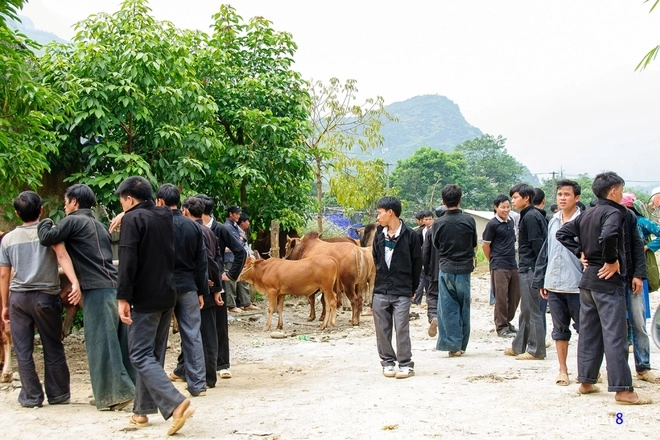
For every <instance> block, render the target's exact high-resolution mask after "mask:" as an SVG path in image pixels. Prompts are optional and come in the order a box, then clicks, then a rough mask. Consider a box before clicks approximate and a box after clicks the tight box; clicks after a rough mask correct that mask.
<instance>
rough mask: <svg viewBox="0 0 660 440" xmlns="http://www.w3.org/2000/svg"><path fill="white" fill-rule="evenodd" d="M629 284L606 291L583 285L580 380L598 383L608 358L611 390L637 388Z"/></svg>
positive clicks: (608, 378) (579, 344)
mask: <svg viewBox="0 0 660 440" xmlns="http://www.w3.org/2000/svg"><path fill="white" fill-rule="evenodd" d="M626 333H627V331H626V294H625V288H623V287H621V288H617V289H616V290H615V291H614V292H611V293H604V292H597V291H595V290H588V289H582V288H580V338H579V339H578V356H577V359H578V382H580V383H589V384H595V383H596V380H597V378H598V371H599V370H600V366H601V364H602V363H603V353H605V360H606V361H607V382H608V387H607V390H608V391H610V392H617V391H633V386H632V376H631V375H630V367H629V366H628V341H627V338H626Z"/></svg>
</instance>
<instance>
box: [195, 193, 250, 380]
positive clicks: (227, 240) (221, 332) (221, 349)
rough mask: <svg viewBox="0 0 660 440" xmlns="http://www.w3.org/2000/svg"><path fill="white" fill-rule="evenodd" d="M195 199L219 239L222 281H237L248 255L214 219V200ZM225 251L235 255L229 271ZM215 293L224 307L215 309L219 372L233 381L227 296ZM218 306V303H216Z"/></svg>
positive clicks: (205, 219) (204, 218) (219, 263)
mask: <svg viewBox="0 0 660 440" xmlns="http://www.w3.org/2000/svg"><path fill="white" fill-rule="evenodd" d="M195 197H198V198H200V199H201V200H202V201H203V202H204V214H203V215H202V223H203V224H204V225H205V226H206V227H207V228H210V229H211V231H213V233H214V234H215V236H216V237H217V239H218V254H217V255H218V259H217V262H218V266H219V267H220V273H222V280H223V281H227V280H232V281H236V279H238V275H239V274H240V273H241V270H243V265H244V264H245V258H246V256H247V253H246V252H245V249H243V246H242V245H241V243H239V241H238V240H236V238H234V236H233V235H232V234H231V232H229V231H228V230H227V228H226V227H225V226H224V225H223V224H221V223H218V222H217V221H216V220H215V219H214V218H213V205H214V203H213V199H212V198H210V197H209V196H206V195H204V194H197V195H196V196H195ZM225 249H229V250H230V251H231V252H232V253H233V254H234V264H233V265H232V267H231V269H229V270H228V271H225V270H224V256H225ZM211 291H212V292H214V293H217V292H221V295H222V302H223V303H222V305H219V306H217V307H216V308H215V313H216V323H215V324H216V329H217V332H218V365H217V371H218V375H219V376H220V379H231V371H229V366H230V363H229V326H228V322H227V319H228V317H227V294H226V292H225V291H224V290H223V288H222V286H221V285H220V286H214V287H212V288H211ZM216 304H217V302H216Z"/></svg>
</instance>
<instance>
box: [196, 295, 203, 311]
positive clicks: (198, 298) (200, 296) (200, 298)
mask: <svg viewBox="0 0 660 440" xmlns="http://www.w3.org/2000/svg"><path fill="white" fill-rule="evenodd" d="M197 301H198V302H199V308H200V310H201V309H202V308H203V307H204V296H203V295H197Z"/></svg>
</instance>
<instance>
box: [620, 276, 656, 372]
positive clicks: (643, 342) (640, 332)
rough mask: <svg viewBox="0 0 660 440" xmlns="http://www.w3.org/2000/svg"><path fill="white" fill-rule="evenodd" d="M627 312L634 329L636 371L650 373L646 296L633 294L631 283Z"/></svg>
mask: <svg viewBox="0 0 660 440" xmlns="http://www.w3.org/2000/svg"><path fill="white" fill-rule="evenodd" d="M626 310H628V322H630V327H632V338H633V355H634V356H635V371H648V370H650V369H651V343H650V342H649V334H648V333H647V332H646V319H645V313H646V312H645V310H646V307H644V296H643V293H642V292H639V293H638V294H636V295H635V294H633V293H632V287H631V284H630V283H626Z"/></svg>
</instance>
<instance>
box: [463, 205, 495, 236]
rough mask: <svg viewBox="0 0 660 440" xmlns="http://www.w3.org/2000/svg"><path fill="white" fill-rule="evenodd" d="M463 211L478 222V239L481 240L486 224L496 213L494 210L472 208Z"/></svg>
mask: <svg viewBox="0 0 660 440" xmlns="http://www.w3.org/2000/svg"><path fill="white" fill-rule="evenodd" d="M463 212H464V213H466V214H469V215H470V216H472V218H473V219H474V221H475V222H476V223H477V239H478V240H479V242H481V237H483V235H484V229H486V224H487V223H488V222H489V221H490V219H492V218H493V217H494V216H495V213H493V211H473V210H472V209H464V210H463Z"/></svg>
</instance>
